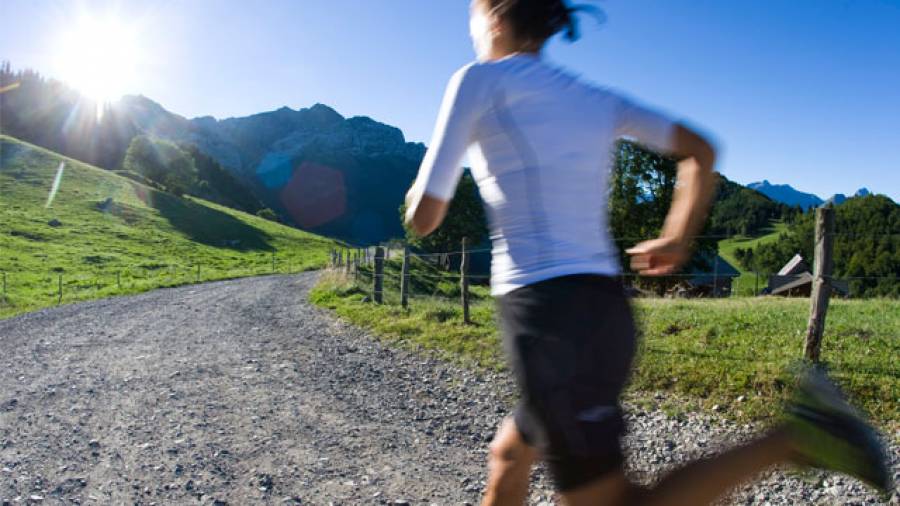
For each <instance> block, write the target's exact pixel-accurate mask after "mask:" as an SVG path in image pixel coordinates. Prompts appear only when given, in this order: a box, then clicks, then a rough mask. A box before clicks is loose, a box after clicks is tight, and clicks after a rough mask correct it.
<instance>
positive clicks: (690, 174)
mask: <svg viewBox="0 0 900 506" xmlns="http://www.w3.org/2000/svg"><path fill="white" fill-rule="evenodd" d="M673 137H674V138H673V146H672V154H674V155H675V156H676V157H677V158H678V159H679V160H680V162H679V163H678V175H677V179H676V183H675V194H674V196H673V198H672V205H671V207H670V208H669V214H668V215H667V216H666V221H665V224H664V225H663V229H662V231H661V232H660V237H659V238H657V239H653V240H650V241H645V242H642V243H640V244H638V245H636V246H634V247H633V248H631V249H629V250H628V254H629V255H631V267H632V269H634V270H636V271H638V272H640V273H641V274H645V275H663V274H669V273H671V272H674V271H675V270H677V269H678V268H679V267H681V266H682V265H683V264H684V262H686V261H687V260H688V257H689V256H690V244H691V241H692V240H693V238H694V236H696V235H697V232H699V230H700V229H701V228H702V227H703V222H704V221H705V220H706V214H707V212H708V211H709V206H710V203H711V202H712V197H713V192H714V191H715V175H714V173H713V170H712V169H713V166H714V165H715V160H716V152H715V149H714V148H713V147H712V145H711V144H710V143H709V141H707V140H706V139H704V138H703V137H702V136H701V135H700V134H698V133H697V132H695V131H693V130H691V129H689V128H687V127H685V126H683V125H677V126H676V127H675V131H674V133H673Z"/></svg>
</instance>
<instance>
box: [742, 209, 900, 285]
mask: <svg viewBox="0 0 900 506" xmlns="http://www.w3.org/2000/svg"><path fill="white" fill-rule="evenodd" d="M834 210H835V211H834V213H835V225H834V233H835V237H834V276H835V277H837V278H840V279H847V280H848V281H849V284H850V296H851V297H871V296H887V297H897V296H898V295H900V282H898V281H900V205H898V204H897V203H895V202H894V201H892V200H891V199H890V198H888V197H886V196H884V195H867V196H862V197H853V198H849V199H847V200H846V201H845V202H844V203H843V204H840V205H837V206H834ZM814 229H815V213H806V214H804V215H802V216H800V217H799V218H798V219H797V220H796V222H795V223H793V224H791V225H790V226H789V227H787V228H786V229H784V230H783V231H782V232H781V233H779V234H778V238H777V240H774V241H766V242H765V243H763V244H748V245H746V246H744V247H742V248H740V249H738V248H736V249H735V250H734V256H735V258H736V259H738V260H739V262H740V263H739V264H736V265H741V266H742V267H744V268H747V269H752V270H756V271H759V272H763V273H772V272H778V270H779V269H780V268H781V267H782V266H783V265H784V264H785V263H786V262H787V261H788V260H790V259H791V257H793V256H794V255H795V254H796V253H800V255H802V256H803V258H806V259H812V258H813V245H814V244H813V243H814V236H815V231H814Z"/></svg>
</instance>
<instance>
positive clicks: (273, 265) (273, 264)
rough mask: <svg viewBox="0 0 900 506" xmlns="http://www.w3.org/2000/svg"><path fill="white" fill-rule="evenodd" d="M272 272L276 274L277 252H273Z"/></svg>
mask: <svg viewBox="0 0 900 506" xmlns="http://www.w3.org/2000/svg"><path fill="white" fill-rule="evenodd" d="M272 272H273V273H274V272H275V250H272Z"/></svg>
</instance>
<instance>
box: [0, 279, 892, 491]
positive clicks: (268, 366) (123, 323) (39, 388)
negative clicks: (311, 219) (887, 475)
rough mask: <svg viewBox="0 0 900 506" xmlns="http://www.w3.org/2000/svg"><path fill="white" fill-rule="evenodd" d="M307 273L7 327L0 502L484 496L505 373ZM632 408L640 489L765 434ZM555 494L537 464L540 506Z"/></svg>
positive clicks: (505, 397)
mask: <svg viewBox="0 0 900 506" xmlns="http://www.w3.org/2000/svg"><path fill="white" fill-rule="evenodd" d="M314 282H315V274H302V275H298V276H277V277H264V278H252V279H242V280H234V281H226V282H217V283H209V284H203V285H196V286H190V287H182V288H175V289H165V290H158V291H154V292H150V293H146V294H142V295H137V296H132V297H122V298H115V299H107V300H101V301H94V302H89V303H84V304H78V305H71V306H64V307H59V308H55V309H49V310H43V311H39V312H35V313H31V314H27V315H24V316H20V317H17V318H12V319H8V320H3V321H0V349H2V355H0V506H7V505H14V504H146V505H152V504H158V505H169V504H210V505H226V504H229V505H244V504H335V505H337V504H394V505H402V504H410V505H413V504H465V503H470V504H475V503H477V502H478V499H479V496H480V491H481V490H482V488H483V486H484V464H485V459H486V455H487V444H488V442H489V440H490V438H491V436H492V434H493V432H494V430H495V429H496V427H497V424H498V423H499V421H500V420H501V418H502V417H503V416H504V415H505V414H506V413H507V412H508V410H509V409H510V407H511V405H512V402H513V386H512V384H511V382H510V379H509V378H508V377H507V375H505V374H500V373H490V372H484V371H477V370H471V369H467V368H463V367H460V366H458V365H453V364H449V363H447V362H444V361H441V360H439V359H437V358H435V357H434V356H432V355H429V354H428V353H423V352H413V351H404V350H399V349H395V348H392V347H388V346H385V345H384V344H382V343H380V342H379V341H378V340H377V339H375V338H373V337H371V336H370V335H368V334H367V333H366V332H365V331H363V330H361V329H358V328H356V327H353V326H350V325H348V324H344V323H342V322H339V321H337V320H336V319H335V318H333V317H332V316H331V315H330V314H328V313H327V312H325V311H322V310H320V309H317V308H315V307H313V306H311V305H310V304H309V303H308V302H307V301H306V294H307V293H308V290H309V288H310V287H311V286H312V284H313V283H314ZM628 418H629V424H630V428H631V432H630V436H629V437H628V439H627V441H626V445H627V447H628V449H629V454H630V456H629V468H630V472H631V473H632V475H633V476H634V477H635V479H638V480H640V481H642V482H645V483H647V482H652V481H653V480H655V479H657V478H658V477H659V476H660V474H661V473H663V472H665V471H667V470H671V469H672V468H673V467H675V466H677V465H678V464H679V463H682V462H685V461H686V460H688V459H691V458H696V457H699V456H705V455H710V454H712V453H714V452H715V451H717V449H720V448H722V447H723V446H728V445H733V444H736V443H738V442H740V441H743V440H747V439H749V438H751V437H752V435H753V434H754V433H755V431H756V430H755V428H754V427H752V426H739V425H734V424H731V423H727V422H724V421H720V420H717V419H715V418H713V417H710V416H706V415H699V414H690V415H685V416H680V417H676V418H673V417H668V416H666V415H665V414H663V413H662V412H659V411H647V410H640V409H638V408H635V407H630V408H629V415H628ZM891 455H892V459H893V464H892V465H893V470H894V474H895V475H898V474H900V472H898V471H900V448H898V447H896V446H895V447H893V448H892V449H891ZM897 477H898V478H900V476H897ZM550 501H552V492H551V487H550V483H549V481H548V480H547V478H546V476H545V473H544V472H543V471H542V470H540V469H539V470H538V472H537V473H536V474H535V477H534V480H533V484H532V492H531V495H530V502H531V503H532V504H541V503H547V504H549V502H550ZM890 501H891V504H898V503H900V499H898V495H897V494H896V493H895V494H894V496H893V497H892V499H891V500H890ZM725 502H726V503H728V504H877V503H878V500H877V498H876V497H874V496H872V495H869V494H868V492H867V490H866V489H865V488H864V487H863V486H862V485H860V484H858V483H857V482H855V481H854V480H851V479H849V478H846V477H841V476H836V475H826V474H823V473H804V474H799V473H796V472H790V471H788V472H772V473H769V474H768V475H766V476H765V477H764V478H763V479H762V481H758V482H756V483H755V484H753V485H751V486H748V487H746V488H744V489H742V490H740V491H738V492H737V493H736V494H735V495H734V496H732V497H730V498H728V499H726V500H725Z"/></svg>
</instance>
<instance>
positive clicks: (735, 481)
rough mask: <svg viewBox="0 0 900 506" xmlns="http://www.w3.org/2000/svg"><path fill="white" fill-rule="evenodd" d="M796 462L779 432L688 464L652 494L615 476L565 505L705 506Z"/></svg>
mask: <svg viewBox="0 0 900 506" xmlns="http://www.w3.org/2000/svg"><path fill="white" fill-rule="evenodd" d="M792 457H793V449H792V446H791V442H790V439H789V438H788V436H787V435H786V434H785V433H784V432H783V431H776V432H773V433H771V434H768V435H766V436H764V437H762V438H760V439H758V440H756V441H754V442H752V443H749V444H747V445H745V446H741V447H738V448H734V449H732V450H728V451H726V452H724V453H722V454H720V455H717V456H715V457H711V458H709V459H704V460H698V461H695V462H692V463H690V464H687V465H686V466H684V467H682V468H681V469H678V470H676V471H674V472H672V473H671V474H669V475H667V476H666V477H664V478H663V479H662V480H661V481H660V482H659V483H658V484H657V485H656V486H655V487H653V488H652V489H649V490H641V489H638V488H637V487H634V486H631V485H629V484H628V482H627V480H626V479H625V477H624V475H623V474H622V473H620V472H616V473H612V474H610V475H608V476H604V477H602V478H600V479H598V480H596V481H595V482H593V483H590V484H588V485H586V486H584V487H582V488H579V489H577V490H573V491H571V492H567V493H565V494H563V500H564V501H565V503H566V504H567V505H569V506H582V505H588V504H590V505H592V506H597V505H609V506H618V505H623V506H624V505H641V506H681V505H684V506H701V505H705V504H711V503H712V502H713V501H715V500H716V499H718V498H720V497H721V496H722V495H724V494H725V493H726V492H728V491H729V490H731V489H732V488H734V487H735V486H737V485H739V484H741V483H742V482H744V481H745V480H747V479H748V478H751V477H752V476H754V475H756V474H758V473H760V472H762V471H764V470H765V469H767V468H769V467H771V466H773V465H775V464H780V463H784V462H789V461H790V460H791V458H792Z"/></svg>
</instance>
